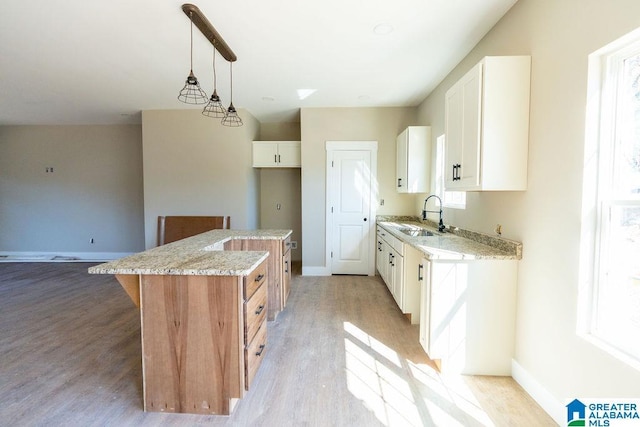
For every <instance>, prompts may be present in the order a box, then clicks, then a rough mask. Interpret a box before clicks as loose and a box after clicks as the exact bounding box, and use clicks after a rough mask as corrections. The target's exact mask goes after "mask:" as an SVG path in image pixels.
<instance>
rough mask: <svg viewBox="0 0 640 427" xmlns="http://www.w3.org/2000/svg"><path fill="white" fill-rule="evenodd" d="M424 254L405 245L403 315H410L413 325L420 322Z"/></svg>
mask: <svg viewBox="0 0 640 427" xmlns="http://www.w3.org/2000/svg"><path fill="white" fill-rule="evenodd" d="M422 257H423V255H422V252H420V251H418V250H417V249H415V248H413V247H411V246H409V245H405V250H404V281H403V282H404V283H403V290H402V294H403V295H402V306H400V309H402V312H403V313H406V314H409V315H410V318H411V323H412V324H414V325H417V324H418V323H419V322H420V284H421V281H420V277H422V276H423V267H421V265H422Z"/></svg>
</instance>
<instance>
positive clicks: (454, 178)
mask: <svg viewBox="0 0 640 427" xmlns="http://www.w3.org/2000/svg"><path fill="white" fill-rule="evenodd" d="M451 180H452V181H455V180H456V165H451Z"/></svg>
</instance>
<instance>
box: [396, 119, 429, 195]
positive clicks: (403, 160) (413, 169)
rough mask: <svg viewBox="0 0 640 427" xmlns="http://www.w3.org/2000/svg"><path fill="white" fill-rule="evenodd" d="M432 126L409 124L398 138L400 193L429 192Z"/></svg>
mask: <svg viewBox="0 0 640 427" xmlns="http://www.w3.org/2000/svg"><path fill="white" fill-rule="evenodd" d="M430 165H431V128H430V127H429V126H409V127H408V128H406V129H405V130H404V131H403V132H402V133H401V134H400V135H398V138H397V139H396V189H397V190H398V193H426V192H429V171H430V169H431V168H430Z"/></svg>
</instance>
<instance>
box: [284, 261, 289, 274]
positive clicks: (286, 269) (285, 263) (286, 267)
mask: <svg viewBox="0 0 640 427" xmlns="http://www.w3.org/2000/svg"><path fill="white" fill-rule="evenodd" d="M284 265H285V267H284V272H285V273H288V272H289V261H285V262H284Z"/></svg>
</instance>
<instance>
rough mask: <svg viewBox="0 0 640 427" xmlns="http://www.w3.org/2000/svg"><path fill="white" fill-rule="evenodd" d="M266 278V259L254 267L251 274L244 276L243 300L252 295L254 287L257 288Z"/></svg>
mask: <svg viewBox="0 0 640 427" xmlns="http://www.w3.org/2000/svg"><path fill="white" fill-rule="evenodd" d="M266 278H267V261H266V260H265V261H263V262H262V264H260V265H259V266H258V267H256V269H255V270H253V272H251V274H249V275H248V276H247V277H245V278H244V300H245V301H247V300H249V298H251V297H252V296H253V294H254V293H255V291H256V289H258V288H259V287H260V286H261V285H262V284H263V283H264V282H265V279H266Z"/></svg>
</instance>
